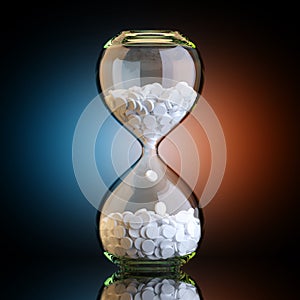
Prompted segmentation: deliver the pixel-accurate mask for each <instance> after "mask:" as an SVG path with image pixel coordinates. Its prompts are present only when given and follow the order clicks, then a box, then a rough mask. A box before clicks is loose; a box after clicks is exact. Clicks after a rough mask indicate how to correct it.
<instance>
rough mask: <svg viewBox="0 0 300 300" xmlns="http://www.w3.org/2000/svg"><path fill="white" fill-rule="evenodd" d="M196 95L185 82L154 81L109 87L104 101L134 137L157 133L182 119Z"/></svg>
mask: <svg viewBox="0 0 300 300" xmlns="http://www.w3.org/2000/svg"><path fill="white" fill-rule="evenodd" d="M196 98H197V93H196V92H195V90H194V89H193V88H192V87H190V86H189V85H188V84H187V83H186V82H183V81H182V82H178V83H177V84H176V85H175V86H174V87H170V88H163V87H162V85H161V84H159V83H157V82H155V83H152V84H147V85H144V86H143V87H139V86H132V87H130V88H129V89H115V90H110V91H109V92H108V95H107V96H106V97H105V102H106V104H107V106H108V107H109V108H110V110H111V111H112V112H113V113H114V115H115V116H116V118H117V119H118V120H119V121H120V122H121V123H122V124H124V125H125V126H126V127H127V128H128V129H129V130H131V131H132V132H134V133H135V134H136V135H137V136H138V137H139V136H145V137H147V136H150V137H160V136H164V135H166V134H167V133H168V132H169V131H170V130H171V129H172V128H173V127H174V125H176V124H178V123H179V122H180V121H181V120H182V118H183V117H184V116H185V115H186V113H187V111H189V110H190V108H191V107H192V106H193V104H194V102H195V100H196Z"/></svg>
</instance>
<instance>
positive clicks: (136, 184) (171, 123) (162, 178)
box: [98, 30, 203, 270]
mask: <svg viewBox="0 0 300 300" xmlns="http://www.w3.org/2000/svg"><path fill="white" fill-rule="evenodd" d="M98 71H99V72H98V85H99V89H100V91H101V92H102V93H103V99H104V102H105V104H106V106H107V108H108V109H109V110H110V112H111V113H112V115H113V116H114V117H115V119H116V120H117V121H118V122H119V123H120V124H121V125H122V126H124V127H125V128H127V129H128V130H129V131H130V132H131V133H132V134H133V135H134V136H135V137H136V138H137V139H138V140H139V141H140V143H141V145H142V147H143V151H142V156H141V157H140V159H139V160H138V161H137V162H136V163H135V164H134V165H133V166H132V167H131V168H130V169H129V170H128V171H126V172H125V173H124V174H123V175H122V176H121V177H120V178H118V180H117V181H116V182H115V183H114V184H113V185H112V186H111V187H110V189H109V191H108V192H107V194H106V195H105V197H104V199H103V201H102V204H101V207H100V208H99V211H101V215H99V234H100V240H101V243H102V246H103V249H104V251H105V254H106V256H107V257H108V258H109V259H111V260H112V261H113V262H115V263H117V264H120V265H121V267H122V268H123V269H124V268H125V269H127V270H134V269H136V268H137V269H138V268H140V267H141V266H143V267H146V266H148V267H151V268H152V267H153V268H157V267H158V266H160V267H161V268H162V269H164V268H168V267H174V266H177V265H179V264H182V263H184V262H186V261H188V259H189V258H191V257H192V256H193V255H194V252H195V251H196V249H197V247H198V243H199V241H200V239H201V233H202V224H201V220H202V213H201V211H200V209H199V208H198V201H197V198H196V196H195V194H194V193H193V191H192V190H191V188H190V187H189V186H188V185H187V184H186V183H185V182H184V181H183V180H182V179H181V178H180V177H179V176H178V175H177V174H176V173H175V172H174V171H173V170H172V169H171V168H169V167H168V166H167V165H166V164H165V163H164V162H163V161H162V159H161V158H160V157H159V155H158V145H159V143H160V141H161V140H162V139H163V138H164V137H165V136H166V135H167V134H168V133H169V132H170V131H171V130H173V129H174V128H175V127H176V126H177V125H178V124H179V123H180V122H181V121H182V120H183V119H184V118H185V117H186V116H187V115H188V113H189V111H190V110H191V109H192V108H193V106H194V105H195V104H196V102H197V99H198V96H199V93H200V91H201V88H202V82H203V75H202V74H203V73H202V64H201V59H200V56H199V53H198V51H197V50H196V48H195V45H194V44H193V43H192V42H190V41H188V40H187V39H186V38H184V37H183V36H182V35H181V34H179V33H178V32H172V31H151V30H144V31H125V32H122V33H120V34H119V35H118V36H116V37H115V38H113V39H111V40H110V41H109V42H108V43H107V44H106V45H105V46H104V50H103V52H102V55H101V57H100V60H99V69H98Z"/></svg>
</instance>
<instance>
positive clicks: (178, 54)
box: [98, 30, 203, 146]
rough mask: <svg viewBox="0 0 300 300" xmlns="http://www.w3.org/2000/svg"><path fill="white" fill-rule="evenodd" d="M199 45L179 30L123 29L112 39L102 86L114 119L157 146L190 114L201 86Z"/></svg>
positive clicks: (103, 66)
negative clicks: (158, 142)
mask: <svg viewBox="0 0 300 300" xmlns="http://www.w3.org/2000/svg"><path fill="white" fill-rule="evenodd" d="M202 71H203V68H202V64H201V59H200V56H199V54H198V51H197V50H196V47H195V45H194V44H193V43H192V42H190V41H189V40H187V39H186V38H185V37H183V36H182V35H181V34H180V33H179V32H177V31H169V30H131V31H123V32H121V33H120V34H119V35H117V36H116V37H114V38H112V39H111V40H109V41H108V42H107V43H106V45H105V46H104V51H103V54H102V57H101V59H100V64H99V73H98V74H99V78H98V79H99V81H98V85H99V88H100V90H101V91H102V93H103V94H104V99H105V103H106V105H107V106H108V108H109V110H110V111H111V112H112V113H113V115H114V116H115V118H116V119H117V120H118V121H119V122H120V123H121V124H122V125H124V126H125V127H126V128H127V129H128V130H129V131H130V132H132V133H133V134H134V135H135V136H136V137H137V138H138V139H139V140H140V141H141V142H142V143H143V144H149V145H150V146H151V145H154V144H155V143H157V141H159V140H160V139H161V138H162V137H163V136H165V135H166V134H167V133H168V132H169V131H170V130H171V129H173V128H174V127H176V125H177V124H178V123H179V122H180V121H181V120H182V119H183V118H184V117H185V116H186V114H187V112H189V111H190V110H191V109H192V107H193V106H194V105H195V103H196V101H197V98H198V93H200V91H201V88H202V82H203V76H202Z"/></svg>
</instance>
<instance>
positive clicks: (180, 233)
mask: <svg viewBox="0 0 300 300" xmlns="http://www.w3.org/2000/svg"><path fill="white" fill-rule="evenodd" d="M184 237H185V235H184V229H177V232H176V234H175V240H176V241H177V242H182V241H183V240H184Z"/></svg>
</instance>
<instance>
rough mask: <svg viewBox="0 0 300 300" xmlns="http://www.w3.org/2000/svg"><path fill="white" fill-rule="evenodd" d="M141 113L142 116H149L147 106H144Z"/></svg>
mask: <svg viewBox="0 0 300 300" xmlns="http://www.w3.org/2000/svg"><path fill="white" fill-rule="evenodd" d="M139 113H140V115H141V116H144V115H146V114H147V108H146V107H145V106H143V107H142V109H141V110H140V112H139Z"/></svg>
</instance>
